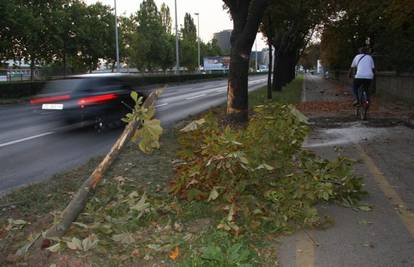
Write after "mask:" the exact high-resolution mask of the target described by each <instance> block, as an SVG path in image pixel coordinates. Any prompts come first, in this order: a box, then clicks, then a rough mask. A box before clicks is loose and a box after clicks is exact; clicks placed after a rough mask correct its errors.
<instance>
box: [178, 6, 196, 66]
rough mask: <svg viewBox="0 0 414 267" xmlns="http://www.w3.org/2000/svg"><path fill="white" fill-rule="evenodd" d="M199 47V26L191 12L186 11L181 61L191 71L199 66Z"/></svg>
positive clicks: (181, 44)
mask: <svg viewBox="0 0 414 267" xmlns="http://www.w3.org/2000/svg"><path fill="white" fill-rule="evenodd" d="M197 49H198V48H197V28H196V26H195V23H194V19H193V17H192V16H191V15H190V14H189V13H185V16H184V27H183V28H182V30H181V40H180V50H181V53H180V55H181V59H180V62H181V65H182V66H184V67H186V68H187V69H188V70H190V71H193V70H195V69H196V68H197V67H198V66H197V64H198V60H197V57H198V52H197Z"/></svg>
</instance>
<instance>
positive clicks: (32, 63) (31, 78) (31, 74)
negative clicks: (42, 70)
mask: <svg viewBox="0 0 414 267" xmlns="http://www.w3.org/2000/svg"><path fill="white" fill-rule="evenodd" d="M33 70H34V59H33V58H31V59H30V81H33Z"/></svg>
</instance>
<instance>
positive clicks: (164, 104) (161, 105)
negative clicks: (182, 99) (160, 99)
mask: <svg viewBox="0 0 414 267" xmlns="http://www.w3.org/2000/svg"><path fill="white" fill-rule="evenodd" d="M166 105H168V103H163V104H159V105H156V106H155V107H156V108H159V107H163V106H166Z"/></svg>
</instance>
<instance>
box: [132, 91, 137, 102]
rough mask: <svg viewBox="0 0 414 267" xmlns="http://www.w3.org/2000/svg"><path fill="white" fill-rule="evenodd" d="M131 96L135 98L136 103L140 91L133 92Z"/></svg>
mask: <svg viewBox="0 0 414 267" xmlns="http://www.w3.org/2000/svg"><path fill="white" fill-rule="evenodd" d="M131 98H132V99H134V101H135V103H137V102H138V93H137V92H135V91H132V92H131Z"/></svg>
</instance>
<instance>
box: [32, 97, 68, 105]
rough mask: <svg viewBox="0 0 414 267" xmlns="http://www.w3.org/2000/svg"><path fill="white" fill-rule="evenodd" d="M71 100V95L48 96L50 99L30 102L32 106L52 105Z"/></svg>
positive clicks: (41, 98) (44, 98) (45, 98)
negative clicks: (52, 103)
mask: <svg viewBox="0 0 414 267" xmlns="http://www.w3.org/2000/svg"><path fill="white" fill-rule="evenodd" d="M68 99H70V96H69V95H57V96H48V97H40V98H35V99H32V100H30V103H31V104H43V103H50V102H57V101H62V100H68Z"/></svg>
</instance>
